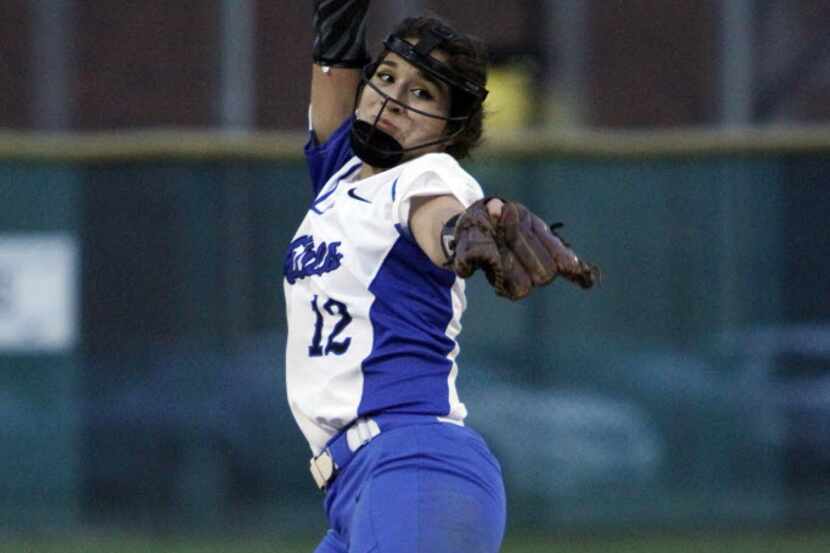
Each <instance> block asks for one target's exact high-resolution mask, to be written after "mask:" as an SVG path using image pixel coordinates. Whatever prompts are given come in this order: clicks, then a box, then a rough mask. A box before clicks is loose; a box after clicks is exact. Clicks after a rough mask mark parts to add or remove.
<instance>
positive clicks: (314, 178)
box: [304, 117, 354, 196]
mask: <svg viewBox="0 0 830 553" xmlns="http://www.w3.org/2000/svg"><path fill="white" fill-rule="evenodd" d="M352 123H354V117H349V118H348V119H346V120H345V121H344V122H343V124H342V125H340V127H338V129H337V130H336V131H334V133H332V135H331V136H330V137H329V139H328V140H326V141H325V142H324V143H323V144H319V143H318V142H317V137H316V136H315V135H314V131H311V134H310V136H309V138H308V142H307V143H306V145H305V149H304V151H305V159H306V162H307V163H308V172H309V175H310V176H311V186H312V188H313V189H314V195H315V196H316V195H317V194H319V193H320V189H321V188H323V187H324V186H325V185H326V183H327V182H328V180H329V179H330V178H331V176H332V175H333V174H335V173H336V172H337V170H338V169H340V168H341V167H343V165H345V164H346V162H347V161H349V160H350V159H351V158H352V157H354V152H352V145H351V141H350V140H349V134H350V133H351V130H352Z"/></svg>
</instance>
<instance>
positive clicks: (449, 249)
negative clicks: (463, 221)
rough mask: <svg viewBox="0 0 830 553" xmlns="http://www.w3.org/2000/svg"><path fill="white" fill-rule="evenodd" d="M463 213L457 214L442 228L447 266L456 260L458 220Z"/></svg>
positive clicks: (442, 247)
mask: <svg viewBox="0 0 830 553" xmlns="http://www.w3.org/2000/svg"><path fill="white" fill-rule="evenodd" d="M461 213H463V212H461ZM461 213H456V214H455V215H453V216H452V217H450V218H449V219H447V221H446V222H445V223H444V226H443V227H441V236H440V242H441V251H443V252H444V257H446V259H447V261H446V263H445V265H447V266H449V265H451V264H452V262H453V260H454V259H455V229H456V227H457V226H458V219H460V218H461Z"/></svg>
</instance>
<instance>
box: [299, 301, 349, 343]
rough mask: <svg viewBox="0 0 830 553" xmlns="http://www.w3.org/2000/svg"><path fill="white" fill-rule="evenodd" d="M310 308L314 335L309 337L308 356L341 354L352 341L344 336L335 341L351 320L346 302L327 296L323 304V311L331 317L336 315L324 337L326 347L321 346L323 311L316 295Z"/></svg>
mask: <svg viewBox="0 0 830 553" xmlns="http://www.w3.org/2000/svg"><path fill="white" fill-rule="evenodd" d="M311 309H312V311H314V317H315V318H314V336H313V337H312V338H311V345H310V346H308V355H309V357H320V356H323V355H328V354H329V353H333V354H335V355H342V354H343V353H345V352H346V350H347V349H349V345H350V344H351V343H352V339H351V338H345V339H344V340H342V341H337V339H336V338H337V337H338V336H339V335H340V333H341V332H343V330H344V329H345V328H346V327H347V326H349V323H350V322H352V316H351V315H349V310H348V308H347V307H346V304H345V303H343V302H339V301H337V300H334V299H331V298H329V300H328V301H326V303H324V304H323V311H325V312H326V313H328V314H329V315H330V316H332V317H338V319H337V322H336V323H334V328H332V329H331V332H330V333H329V336H328V338H327V339H326V347H325V348H324V347H323V317H324V315H323V311H320V307H319V306H318V305H317V296H316V295H315V296H314V298H312V300H311Z"/></svg>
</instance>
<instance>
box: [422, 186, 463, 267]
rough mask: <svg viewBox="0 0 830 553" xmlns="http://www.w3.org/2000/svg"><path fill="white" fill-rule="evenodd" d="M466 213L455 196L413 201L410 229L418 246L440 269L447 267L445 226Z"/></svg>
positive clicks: (430, 197) (424, 198) (432, 197)
mask: <svg viewBox="0 0 830 553" xmlns="http://www.w3.org/2000/svg"><path fill="white" fill-rule="evenodd" d="M462 211H464V206H463V205H461V202H459V201H458V200H457V199H456V198H455V197H453V196H449V195H447V196H429V197H423V198H414V199H413V200H412V209H411V215H410V217H409V228H410V230H411V231H412V235H413V236H414V237H415V241H416V242H417V243H418V246H420V247H421V249H422V250H423V251H424V253H425V254H426V255H427V257H429V258H430V260H431V261H432V262H433V263H435V264H436V265H438V266H439V267H443V266H446V264H447V261H448V259H447V256H446V254H445V253H444V249H443V248H442V247H441V233H442V231H443V229H444V224H445V223H446V222H447V221H448V220H450V219H451V218H452V217H453V216H455V215H457V214H459V213H461V212H462Z"/></svg>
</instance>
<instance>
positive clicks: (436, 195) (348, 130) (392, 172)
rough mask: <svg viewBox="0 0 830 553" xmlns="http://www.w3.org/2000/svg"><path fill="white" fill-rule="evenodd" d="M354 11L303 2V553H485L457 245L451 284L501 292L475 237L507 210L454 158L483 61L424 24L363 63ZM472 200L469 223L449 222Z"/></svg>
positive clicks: (466, 132)
mask: <svg viewBox="0 0 830 553" xmlns="http://www.w3.org/2000/svg"><path fill="white" fill-rule="evenodd" d="M367 8H368V0H317V1H315V3H314V29H315V41H314V51H313V54H314V61H315V64H314V66H313V73H312V87H311V106H310V109H309V119H310V139H309V142H308V144H307V145H306V150H305V154H306V158H307V161H308V166H309V171H310V175H311V182H312V186H313V196H314V198H313V201H312V202H311V205H310V207H309V209H308V212H307V213H306V214H305V217H304V218H303V221H302V223H301V224H300V227H299V229H298V230H297V232H296V234H295V236H294V238H293V240H292V242H291V243H290V245H289V247H288V252H287V255H286V258H285V264H284V277H285V278H284V290H285V300H286V306H287V318H288V343H287V354H286V383H287V390H288V399H289V403H290V407H291V411H292V413H293V415H294V417H295V419H296V421H297V423H298V425H299V427H300V429H301V430H302V432H303V434H304V435H305V437H306V439H307V440H308V443H309V445H310V447H311V450H312V454H313V457H312V459H311V462H310V469H311V473H312V476H313V478H314V480H315V482H316V483H317V485H318V486H319V487H320V488H321V489H324V490H325V509H326V514H327V517H328V521H329V524H330V530H329V531H328V533H327V535H326V536H325V538H324V539H323V541H322V542H321V543H320V545H319V546H318V548H317V549H316V552H317V553H346V552H349V553H393V552H394V553H415V552H423V553H426V552H428V553H445V552H446V553H450V552H453V553H458V552H465V553H476V552H482V553H485V552H486V553H490V552H496V551H498V550H499V548H500V544H501V541H502V537H503V533H504V527H505V496H504V486H503V482H502V475H501V469H500V467H499V464H498V462H497V461H496V459H495V458H494V457H493V455H492V454H491V453H490V451H489V450H488V448H487V446H486V445H485V443H484V441H483V440H482V438H481V437H480V436H479V435H478V434H477V433H476V432H475V431H473V430H471V429H470V428H468V427H466V426H464V418H465V416H466V414H467V410H466V408H465V406H464V404H463V403H462V402H461V400H460V398H459V394H458V391H457V389H456V377H457V374H458V367H457V365H456V357H457V355H458V352H459V347H458V344H457V342H456V337H457V335H458V333H459V332H460V330H461V322H460V321H461V314H462V312H463V311H464V308H465V296H464V280H463V279H462V278H459V276H458V274H461V273H462V271H461V270H459V269H458V268H457V267H458V266H457V265H453V262H454V260H455V259H454V256H455V255H457V254H459V251H460V249H455V250H454V245H455V244H456V243H457V244H458V248H461V247H462V244H466V245H467V246H468V247H467V249H466V250H465V252H466V253H465V254H464V255H463V256H461V257H464V259H465V261H464V264H465V266H466V267H468V268H470V267H471V269H469V270H465V271H464V272H465V274H469V273H470V272H471V271H472V270H474V269H475V268H476V267H482V268H484V269H485V272H486V273H487V276H488V278H490V279H491V282H493V283H494V286H497V284H496V283H498V286H497V289H500V288H499V286H501V285H502V283H503V281H505V279H504V278H502V277H501V276H499V275H500V274H501V269H500V266H499V267H496V265H497V264H496V265H494V264H493V261H492V259H489V258H488V259H484V260H482V259H483V258H486V257H487V256H490V257H492V254H490V253H487V252H492V251H497V250H496V248H495V244H494V242H493V239H492V237H490V236H489V235H487V236H484V235H483V234H482V233H481V232H480V230H481V228H483V227H482V225H483V226H484V227H486V226H487V225H489V224H490V223H489V222H488V221H489V220H490V218H494V220H497V219H498V217H499V216H500V214H501V210H502V209H503V208H505V209H506V206H508V205H509V202H508V203H503V202H502V201H501V200H499V199H493V200H484V201H482V198H483V193H482V190H481V188H480V186H479V184H478V183H477V182H476V180H475V179H474V178H473V177H472V176H470V175H469V174H468V173H467V172H465V171H464V170H463V169H462V168H461V167H460V166H459V164H458V162H457V161H456V159H459V158H463V157H464V156H465V155H466V154H467V153H468V151H469V150H470V148H472V147H473V146H475V145H476V143H477V142H478V141H479V139H480V137H481V131H482V103H483V101H484V99H485V97H486V95H487V91H486V89H485V88H484V86H485V81H486V54H485V52H484V48H483V47H482V46H481V45H480V43H479V42H477V41H476V40H474V39H472V38H470V37H468V36H465V35H462V34H460V33H458V32H456V31H455V30H453V29H452V28H450V27H449V26H448V25H446V24H445V23H444V22H442V21H440V20H437V19H435V18H410V19H407V20H405V21H403V22H402V23H401V24H400V25H398V26H397V27H396V28H395V29H394V30H393V32H392V34H391V35H389V37H388V38H387V39H386V40H385V41H384V49H383V52H382V53H381V54H380V56H379V57H378V58H377V59H376V60H374V61H373V62H372V61H371V60H370V59H369V57H368V55H367V51H366V47H365V39H364V35H365V16H366V11H367ZM474 205H477V206H481V209H482V210H484V211H481V210H480V211H481V213H483V215H479V222H478V223H476V224H473V223H472V222H470V221H466V222H465V221H464V220H463V219H464V217H465V216H466V214H468V212H469V211H470V210H471V209H472V208H471V206H474ZM517 213H519V214H520V215H521V216H520V217H518V218H517V220H518V219H521V220H522V221H527V220H529V219H527V216H526V214H529V212H527V211H526V210H524V211H521V212H517ZM522 217H524V218H522ZM467 219H471V218H470V217H467ZM533 221H535V219H534V220H533ZM473 222H475V221H473ZM531 222H532V221H531ZM534 228H535V227H534ZM477 229H478V230H477ZM545 232H547V233H548V234H550V233H549V231H547V230H546V228H545ZM484 234H487V233H484ZM524 242H526V241H524ZM524 242H523V243H524ZM482 245H484V246H486V247H484V248H482ZM470 251H473V254H471V255H470V254H469V252H470ZM481 252H485V253H481ZM543 253H544V252H543ZM517 255H518V254H517ZM545 255H547V254H545ZM534 256H536V254H535V253H534ZM574 259H575V257H574ZM455 261H457V260H455ZM548 265H550V264H549V263H548ZM457 273H458V274H457ZM522 278H525V277H522ZM528 278H530V277H528ZM552 278H553V274H551V275H549V279H548V276H539V277H538V278H537V276H535V275H533V276H532V278H530V280H531V281H532V285H539V284H544V283H546V281H545V279H548V280H547V281H549V280H550V279H552ZM528 289H529V288H528ZM525 293H526V291H525V292H522V293H518V294H515V295H513V294H505V295H511V296H513V297H522V296H523V294H525Z"/></svg>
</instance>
